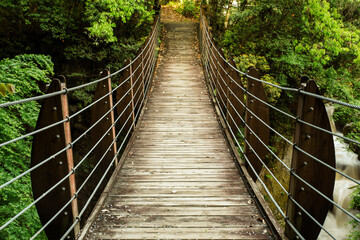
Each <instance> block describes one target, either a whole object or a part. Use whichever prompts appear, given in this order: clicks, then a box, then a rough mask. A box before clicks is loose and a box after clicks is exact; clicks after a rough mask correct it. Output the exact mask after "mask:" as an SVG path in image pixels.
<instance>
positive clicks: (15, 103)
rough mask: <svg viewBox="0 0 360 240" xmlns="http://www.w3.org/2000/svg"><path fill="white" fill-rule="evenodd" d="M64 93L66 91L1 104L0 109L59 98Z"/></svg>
mask: <svg viewBox="0 0 360 240" xmlns="http://www.w3.org/2000/svg"><path fill="white" fill-rule="evenodd" d="M66 93H67V90H61V91H58V92H53V93H47V94H44V95H41V96H35V97H30V98H26V99H20V100H17V101H12V102H7V103H2V104H0V108H5V107H10V106H14V105H19V104H22V103H26V102H32V101H37V100H42V99H45V98H50V97H55V96H59V95H62V94H66Z"/></svg>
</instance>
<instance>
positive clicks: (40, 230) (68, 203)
mask: <svg viewBox="0 0 360 240" xmlns="http://www.w3.org/2000/svg"><path fill="white" fill-rule="evenodd" d="M75 198H76V195H74V196H72V197H71V198H70V200H69V201H68V202H67V203H65V205H64V206H63V207H62V208H61V209H60V210H59V211H58V212H57V213H55V214H54V216H53V217H52V218H50V219H49V221H47V223H45V224H44V225H43V226H42V227H41V228H40V229H39V230H38V231H37V232H36V233H35V234H34V235H33V236H32V237H31V238H30V240H33V239H35V238H36V237H37V236H39V234H40V233H41V232H42V231H44V230H45V228H46V227H47V226H49V225H50V223H52V222H53V221H54V220H55V218H56V217H57V216H59V215H60V213H62V211H64V210H65V209H66V208H67V207H68V206H69V205H70V204H71V203H72V201H74V199H75Z"/></svg>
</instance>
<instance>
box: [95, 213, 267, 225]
mask: <svg viewBox="0 0 360 240" xmlns="http://www.w3.org/2000/svg"><path fill="white" fill-rule="evenodd" d="M102 220H103V221H100V222H99V226H106V224H107V222H108V221H111V222H112V224H113V225H112V226H118V227H120V226H124V225H126V226H128V227H130V228H131V227H133V228H136V227H139V226H140V227H143V228H145V227H147V228H149V227H167V226H174V225H176V227H178V228H219V227H228V228H237V227H249V226H253V227H255V226H264V224H263V223H262V221H261V220H259V219H258V218H257V217H256V216H244V215H227V216H138V217H131V216H126V217H124V216H119V215H115V216H113V215H110V216H104V218H102Z"/></svg>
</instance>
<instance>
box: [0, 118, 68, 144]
mask: <svg viewBox="0 0 360 240" xmlns="http://www.w3.org/2000/svg"><path fill="white" fill-rule="evenodd" d="M67 121H69V120H68V119H63V120H61V121H58V122H56V123H53V124H50V125H48V126H46V127H43V128H40V129H38V130H35V131H33V132H31V133H28V134H25V135H22V136H20V137H17V138H14V139H12V140H9V141H7V142H3V143H1V144H0V148H1V147H4V146H6V145H8V144H10V143H14V142H17V141H19V140H22V139H24V138H27V137H31V136H33V135H35V134H38V133H41V132H43V131H46V130H48V129H50V128H53V127H56V126H57V125H60V124H62V123H65V122H67Z"/></svg>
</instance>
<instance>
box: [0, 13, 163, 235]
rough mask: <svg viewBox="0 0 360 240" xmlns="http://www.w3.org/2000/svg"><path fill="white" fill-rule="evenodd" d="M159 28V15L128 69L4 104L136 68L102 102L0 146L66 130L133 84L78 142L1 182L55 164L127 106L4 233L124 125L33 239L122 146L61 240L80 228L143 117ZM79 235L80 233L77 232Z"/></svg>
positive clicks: (63, 92)
mask: <svg viewBox="0 0 360 240" xmlns="http://www.w3.org/2000/svg"><path fill="white" fill-rule="evenodd" d="M159 28H160V18H159V16H156V18H155V21H154V25H153V26H152V31H151V32H150V34H149V36H148V38H147V39H146V41H145V43H144V44H143V46H142V48H141V51H139V53H138V54H137V56H136V57H135V58H134V59H133V60H132V61H130V62H129V63H128V64H126V65H125V66H124V67H122V68H121V69H119V70H117V71H115V72H113V73H109V74H107V75H105V76H103V77H101V78H99V79H96V80H94V81H91V82H89V83H86V84H82V85H79V86H75V87H72V88H66V87H64V88H63V89H62V90H60V91H55V92H52V93H48V94H44V95H41V96H36V97H31V98H27V99H21V100H18V101H13V102H8V103H3V104H0V108H6V107H9V106H13V105H18V104H22V103H25V102H29V101H37V100H43V99H44V100H47V99H51V98H54V97H62V96H66V95H67V94H68V93H69V92H72V91H77V90H79V89H83V88H84V87H87V86H90V85H94V84H99V83H101V84H102V82H103V81H105V80H109V79H110V78H111V77H113V76H116V75H119V74H122V75H124V74H125V72H126V71H128V70H129V69H133V71H131V73H130V74H129V76H127V77H125V78H123V80H122V81H121V82H120V83H119V84H117V85H116V87H115V88H114V89H112V90H110V91H108V92H107V93H106V94H104V95H102V96H101V97H99V98H98V99H96V100H95V101H94V102H93V103H91V104H89V105H87V106H86V107H84V108H82V109H80V110H79V111H77V112H76V113H73V114H72V115H69V116H66V117H65V118H64V119H62V120H59V121H57V122H55V123H52V124H49V125H47V126H44V127H40V128H38V129H36V130H35V131H32V132H30V133H27V134H24V135H23V136H20V137H17V138H14V139H11V140H9V141H6V142H3V143H0V148H1V147H4V146H6V145H9V144H11V143H14V142H17V141H20V140H22V139H25V138H28V137H34V136H37V135H38V134H43V133H46V132H47V131H49V130H50V131H51V130H52V129H54V128H58V127H62V126H63V125H64V124H65V123H67V124H68V123H70V121H71V120H72V119H74V118H75V117H76V116H79V115H80V114H83V113H84V112H85V111H88V110H91V109H92V108H93V107H94V106H96V105H99V104H100V103H101V102H104V101H108V100H107V99H109V97H111V96H112V95H113V94H114V93H115V92H119V91H120V89H123V88H127V86H128V85H129V88H128V89H127V90H126V91H124V92H123V95H122V96H117V98H118V99H117V101H116V103H115V104H114V105H113V106H112V107H111V108H109V110H107V111H106V112H105V114H103V115H102V116H101V117H100V118H99V119H98V120H97V121H95V122H94V123H93V124H92V125H91V126H90V127H89V128H87V129H86V130H85V131H84V132H83V133H81V134H80V135H79V136H78V137H77V138H76V139H74V140H73V141H71V142H69V143H68V144H67V145H65V146H64V147H63V148H62V149H60V150H59V151H58V152H54V153H53V154H52V155H51V156H49V157H48V158H46V159H42V160H41V161H40V162H39V163H37V164H35V165H34V166H32V167H31V168H29V169H28V170H26V171H24V172H23V173H21V174H19V175H18V176H16V177H14V178H13V179H11V180H9V181H7V182H5V183H0V184H1V185H0V190H2V189H5V188H8V187H11V185H12V183H14V182H15V181H17V180H19V179H20V178H22V177H24V176H27V175H29V174H30V173H31V174H32V173H33V172H34V171H37V170H38V169H40V168H42V167H43V166H44V165H45V164H48V163H51V162H52V161H54V159H56V158H58V157H59V156H60V155H63V154H64V153H66V152H68V151H69V150H72V149H73V147H74V146H75V145H77V144H78V142H79V141H80V139H82V138H84V137H85V136H86V135H87V134H89V133H90V132H91V130H93V129H94V128H95V127H98V126H99V125H100V124H103V122H105V121H107V118H108V117H107V116H109V114H113V112H114V111H115V109H116V108H117V107H118V106H120V105H121V106H125V108H124V109H123V111H122V112H121V113H118V115H117V116H116V120H114V122H113V123H112V124H111V125H110V127H109V128H108V129H107V130H106V131H105V133H104V134H103V135H102V136H101V137H100V138H99V139H98V140H97V141H96V143H95V144H94V145H93V146H92V147H90V150H89V151H88V152H87V153H86V154H85V155H84V157H82V159H81V160H80V161H78V163H77V164H76V165H75V166H74V167H73V168H72V169H70V170H69V171H68V173H67V174H66V175H64V176H63V177H62V178H61V179H60V180H59V181H58V182H57V183H56V184H55V185H53V186H52V187H50V188H49V189H46V190H44V192H43V193H42V194H41V195H40V196H39V197H37V198H35V199H34V201H33V202H32V203H31V204H29V205H28V206H26V207H25V208H24V209H22V210H21V211H20V212H19V213H17V214H16V215H15V216H11V218H10V219H7V220H6V222H5V223H4V224H3V225H2V226H0V231H2V230H4V229H5V228H6V227H8V226H9V225H11V224H13V223H14V222H15V221H16V220H17V219H18V218H19V217H20V216H21V215H22V214H24V213H25V212H26V211H27V210H28V209H30V208H31V207H32V206H34V205H37V204H38V203H39V202H40V201H42V200H43V199H45V198H47V196H48V195H49V194H52V192H53V190H54V189H56V188H58V187H59V186H60V185H62V184H64V183H66V182H67V180H68V179H69V177H70V176H72V175H75V173H76V171H77V170H78V169H79V167H80V166H82V165H83V164H84V163H85V162H86V161H87V158H88V157H89V156H90V155H91V153H92V151H93V150H94V149H95V148H97V147H98V145H99V144H100V143H101V142H102V141H103V140H104V139H105V138H107V137H108V135H110V132H111V131H112V129H114V128H115V127H116V126H118V125H119V126H121V128H120V130H119V131H117V133H116V136H115V137H114V138H113V139H112V141H111V143H110V145H109V146H108V148H107V149H106V151H105V152H104V154H103V155H102V157H101V158H100V159H99V160H98V162H97V164H96V165H95V167H94V168H93V169H92V171H91V172H90V173H89V174H88V175H87V177H86V179H85V180H84V182H83V183H82V184H81V185H80V186H79V188H78V189H77V191H76V192H74V193H73V194H72V195H71V197H70V196H69V198H68V199H67V200H66V203H65V204H64V205H62V207H61V208H59V209H58V210H56V211H57V212H56V213H55V214H54V215H53V216H52V217H51V218H50V219H48V221H47V222H43V226H42V228H40V229H39V230H38V231H37V232H36V233H35V235H33V237H32V238H31V239H35V238H36V237H37V236H38V235H39V234H41V233H42V232H43V231H46V230H47V228H48V227H49V226H50V225H51V224H52V223H53V222H54V221H55V219H57V218H59V217H60V216H61V215H62V213H63V212H64V211H65V209H66V208H68V207H70V206H71V205H73V204H74V201H75V200H76V199H77V198H78V197H79V196H80V195H81V194H82V190H83V189H84V187H85V185H87V184H88V183H89V180H90V178H91V177H92V176H93V175H94V174H95V172H98V171H99V170H98V169H99V166H100V165H102V164H103V162H104V161H103V160H104V157H105V156H106V154H107V152H108V151H111V149H112V146H113V145H114V144H116V143H118V144H119V148H118V151H117V152H116V153H115V155H114V157H113V160H112V161H110V163H109V165H108V166H106V168H105V172H104V173H102V177H101V179H100V180H99V182H98V183H97V185H96V186H95V188H94V189H93V191H92V193H91V196H90V197H89V199H88V200H87V201H86V204H85V205H84V207H83V208H82V209H81V210H80V212H79V214H78V215H77V216H73V219H74V221H73V223H72V225H71V226H70V227H69V228H68V229H67V230H66V231H65V232H63V233H61V234H62V238H61V239H65V238H67V237H68V236H69V234H70V233H71V232H72V231H74V230H75V229H76V226H77V225H78V224H79V222H80V219H81V217H83V215H84V212H85V210H86V209H87V208H88V206H89V204H90V202H91V201H92V200H93V198H94V197H95V193H96V192H97V190H98V189H99V188H100V186H101V184H102V182H104V180H105V179H106V176H107V174H108V173H109V172H110V170H111V169H112V166H113V165H114V164H116V158H117V156H118V155H120V154H121V153H122V149H123V147H124V146H125V144H126V143H127V141H128V139H129V137H130V136H131V135H132V130H133V128H134V127H135V126H136V121H137V119H138V118H139V115H140V112H141V111H140V110H141V109H142V108H143V106H144V102H145V100H146V96H147V94H148V93H149V89H150V85H151V82H152V81H151V80H152V78H153V74H154V71H155V67H156V60H157V54H156V52H157V51H158V50H157V47H158V44H159V41H158V39H159ZM130 80H131V84H128V83H129V82H130ZM141 84H143V87H141ZM104 86H105V85H104ZM130 93H131V98H128V95H129V94H130ZM105 103H106V102H105ZM131 107H132V109H131V112H130V113H128V111H129V110H130V108H131ZM135 109H136V114H135V115H134V112H135ZM58 111H62V109H58ZM125 115H126V120H125V121H122V120H121V119H122V118H123V117H124V116H125ZM132 116H135V118H134V119H132ZM128 123H131V127H130V128H128V129H127V128H126V126H127V124H128ZM124 130H126V131H125V132H124ZM120 135H123V138H122V139H121V142H119V140H120ZM96 174H98V173H96ZM75 231H76V230H75ZM75 234H77V232H76V233H75Z"/></svg>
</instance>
